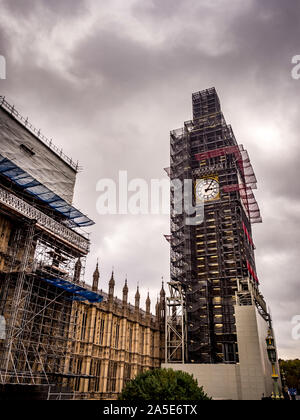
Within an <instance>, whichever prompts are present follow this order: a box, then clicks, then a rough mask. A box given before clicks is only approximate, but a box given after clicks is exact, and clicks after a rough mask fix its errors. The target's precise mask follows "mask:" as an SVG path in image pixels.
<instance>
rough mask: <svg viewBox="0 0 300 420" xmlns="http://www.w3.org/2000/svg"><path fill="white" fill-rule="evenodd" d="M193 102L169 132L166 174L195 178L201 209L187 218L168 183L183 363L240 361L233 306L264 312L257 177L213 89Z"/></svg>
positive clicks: (172, 274) (172, 251)
mask: <svg viewBox="0 0 300 420" xmlns="http://www.w3.org/2000/svg"><path fill="white" fill-rule="evenodd" d="M192 101H193V119H192V120H191V121H187V122H185V123H184V127H183V128H181V129H178V130H173V131H172V132H171V166H170V170H169V174H170V178H171V180H173V181H174V180H175V179H179V180H180V181H181V182H182V183H184V180H186V179H191V180H192V183H193V194H194V197H193V204H194V205H197V203H202V205H204V214H203V217H201V218H199V220H198V221H196V223H195V224H194V225H190V224H187V223H186V215H185V214H178V212H176V211H175V201H176V190H175V189H174V188H172V189H171V235H170V237H169V241H170V244H171V281H175V282H179V283H180V285H181V286H182V290H183V294H184V303H185V360H186V362H191V363H238V362H239V349H238V345H237V341H238V340H237V328H236V317H235V309H234V307H235V305H237V304H238V303H241V302H242V303H243V304H247V303H253V302H254V303H255V305H256V306H257V308H258V310H259V311H260V313H261V314H262V316H263V317H264V318H265V319H266V320H267V319H268V313H267V310H266V305H265V302H264V299H263V297H262V296H261V294H260V292H259V280H258V276H257V273H256V267H255V260H254V248H255V247H254V242H253V239H252V230H251V225H252V224H253V223H259V222H261V218H260V212H259V208H258V205H257V203H256V200H255V197H254V194H253V189H255V188H256V178H255V175H254V172H253V169H252V166H251V163H250V160H249V156H248V154H247V151H246V150H244V148H243V146H242V145H239V144H238V143H237V141H236V139H235V136H234V133H233V131H232V128H231V126H230V125H228V124H226V121H225V118H224V116H223V113H222V111H221V106H220V101H219V98H218V95H217V93H216V91H215V89H214V88H211V89H207V90H204V91H201V92H196V93H194V94H193V95H192ZM202 219H203V220H202Z"/></svg>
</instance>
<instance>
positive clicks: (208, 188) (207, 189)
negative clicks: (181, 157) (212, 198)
mask: <svg viewBox="0 0 300 420" xmlns="http://www.w3.org/2000/svg"><path fill="white" fill-rule="evenodd" d="M213 182H214V180H212V181H211V183H210V184H209V186H208V187H207V188H206V189H205V192H207V191H209V190H211V188H210V186H211V184H212V183H213Z"/></svg>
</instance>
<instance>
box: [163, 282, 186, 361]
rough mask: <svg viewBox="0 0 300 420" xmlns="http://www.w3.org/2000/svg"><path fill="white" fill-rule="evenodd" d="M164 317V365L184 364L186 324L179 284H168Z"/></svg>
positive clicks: (182, 293)
mask: <svg viewBox="0 0 300 420" xmlns="http://www.w3.org/2000/svg"><path fill="white" fill-rule="evenodd" d="M168 286H169V296H167V297H166V316H165V332H166V334H165V363H178V362H181V363H184V362H185V346H186V323H185V318H186V315H185V305H184V291H183V289H182V284H181V283H180V282H178V281H177V282H174V281H171V282H169V283H168Z"/></svg>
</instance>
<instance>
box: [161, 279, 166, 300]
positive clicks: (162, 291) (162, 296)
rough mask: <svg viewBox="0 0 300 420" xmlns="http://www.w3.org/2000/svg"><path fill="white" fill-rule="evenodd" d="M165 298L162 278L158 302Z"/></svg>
mask: <svg viewBox="0 0 300 420" xmlns="http://www.w3.org/2000/svg"><path fill="white" fill-rule="evenodd" d="M165 297H166V292H165V289H164V280H163V277H162V282H161V290H160V300H165Z"/></svg>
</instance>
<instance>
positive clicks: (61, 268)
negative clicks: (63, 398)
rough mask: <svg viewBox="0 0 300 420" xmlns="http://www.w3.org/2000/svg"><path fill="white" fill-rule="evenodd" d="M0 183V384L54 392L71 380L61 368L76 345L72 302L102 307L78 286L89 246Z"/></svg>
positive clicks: (94, 295)
mask: <svg viewBox="0 0 300 420" xmlns="http://www.w3.org/2000/svg"><path fill="white" fill-rule="evenodd" d="M2 181H3V188H2V187H1V188H0V218H1V220H2V221H3V220H4V221H5V226H6V232H5V234H4V233H3V232H2V237H4V241H3V242H2V244H1V253H0V265H1V272H0V316H1V318H2V319H4V320H5V322H4V325H5V331H4V334H3V335H2V336H1V339H0V382H1V384H2V385H7V384H19V385H20V384H22V385H24V384H27V385H45V384H46V385H47V384H56V385H59V384H62V383H63V378H64V377H67V376H68V375H70V374H71V372H69V368H68V364H67V363H66V362H67V360H68V359H69V358H70V355H71V354H72V353H73V352H74V346H75V341H76V325H77V319H76V312H74V311H73V310H72V305H73V302H74V301H84V300H88V301H91V302H100V301H101V300H102V297H101V296H100V295H99V294H98V293H95V292H93V291H91V290H88V289H87V287H86V286H85V284H84V282H83V276H84V268H85V258H86V255H87V253H88V250H89V239H88V236H84V235H83V234H82V233H78V232H77V231H75V230H74V229H71V228H69V227H67V226H66V225H65V224H64V223H63V221H60V216H57V220H56V219H54V218H53V217H51V216H50V214H52V212H51V211H50V210H48V209H47V208H44V212H43V211H41V210H40V209H38V208H37V205H36V203H35V202H34V201H33V200H32V199H30V198H29V196H27V195H26V194H24V195H23V196H22V193H21V192H20V190H19V189H18V188H15V190H14V187H13V184H10V189H9V190H8V189H7V188H6V183H5V182H4V181H5V180H4V179H2ZM4 185H5V186H4ZM30 200H31V201H30Z"/></svg>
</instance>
